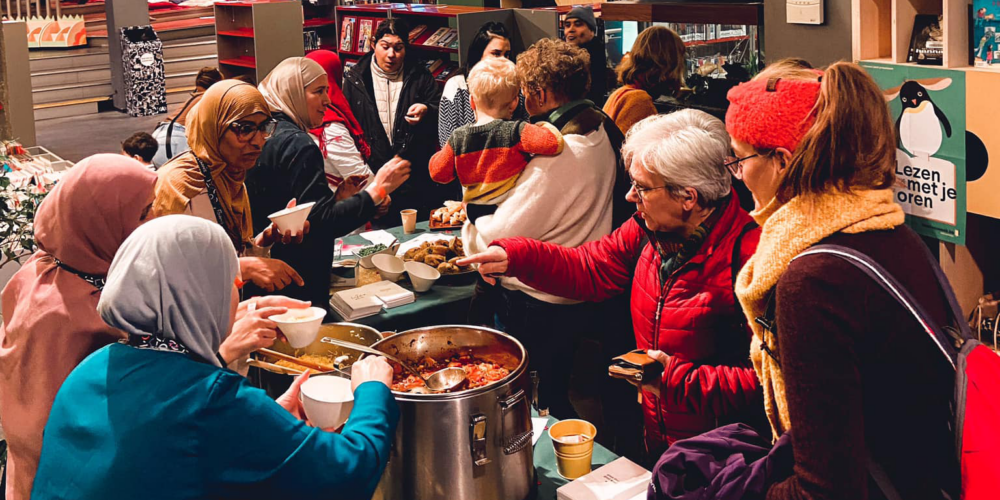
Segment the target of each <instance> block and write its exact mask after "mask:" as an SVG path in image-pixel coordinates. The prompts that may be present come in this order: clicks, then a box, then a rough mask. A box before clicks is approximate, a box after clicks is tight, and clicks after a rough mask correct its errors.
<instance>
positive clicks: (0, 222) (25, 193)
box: [0, 172, 52, 269]
mask: <svg viewBox="0 0 1000 500" xmlns="http://www.w3.org/2000/svg"><path fill="white" fill-rule="evenodd" d="M51 187H52V185H51V184H49V185H45V184H44V183H43V182H42V181H39V180H37V178H36V179H35V180H32V181H31V182H29V183H27V185H25V186H18V185H15V184H14V183H13V182H12V181H11V178H10V175H9V172H5V173H3V174H2V175H0V201H2V203H0V252H2V255H0V269H3V268H4V267H5V266H7V265H8V264H10V263H11V262H16V263H18V264H20V262H21V260H23V259H24V258H25V257H28V256H29V255H31V254H32V253H33V252H34V251H35V248H36V245H35V233H34V229H33V227H32V224H33V222H34V220H35V211H36V210H38V205H39V204H40V203H41V202H42V199H44V198H45V195H46V194H48V192H49V190H50V189H51Z"/></svg>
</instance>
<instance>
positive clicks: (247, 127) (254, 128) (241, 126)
mask: <svg viewBox="0 0 1000 500" xmlns="http://www.w3.org/2000/svg"><path fill="white" fill-rule="evenodd" d="M277 126H278V122H277V121H275V120H274V118H268V119H267V120H264V121H262V122H260V124H257V123H254V122H252V121H249V120H247V121H238V122H233V123H231V124H230V125H229V128H231V129H232V130H233V132H235V133H236V138H237V139H239V141H240V142H249V141H250V140H252V139H253V138H254V137H256V136H257V134H258V133H260V134H264V139H269V138H270V137H271V135H273V134H274V129H275V128H276V127H277Z"/></svg>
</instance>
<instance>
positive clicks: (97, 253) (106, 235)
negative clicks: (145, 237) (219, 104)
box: [0, 154, 156, 500]
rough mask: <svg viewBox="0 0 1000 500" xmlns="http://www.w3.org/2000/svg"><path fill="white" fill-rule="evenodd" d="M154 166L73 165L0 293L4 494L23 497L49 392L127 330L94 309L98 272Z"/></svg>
mask: <svg viewBox="0 0 1000 500" xmlns="http://www.w3.org/2000/svg"><path fill="white" fill-rule="evenodd" d="M155 184H156V174H155V173H153V172H152V171H150V170H147V169H146V168H145V167H143V166H142V164H140V163H139V162H137V161H135V160H133V159H131V158H126V157H125V156H122V155H112V154H100V155H94V156H91V157H89V158H86V159H84V160H83V161H81V162H80V163H77V164H76V166H75V167H73V168H72V169H70V171H69V172H67V173H66V175H64V176H63V178H62V179H61V180H60V181H59V183H58V184H57V185H56V187H55V188H54V189H53V190H52V192H50V193H49V194H48V196H46V197H45V200H44V201H43V202H42V204H41V206H40V207H39V208H38V212H37V213H36V214H35V241H36V242H37V243H38V247H39V250H38V251H37V252H35V254H34V255H32V256H31V258H30V259H29V260H28V261H27V262H25V263H24V265H23V266H22V267H21V269H20V270H18V271H17V273H15V274H14V277H13V278H11V280H10V282H8V283H7V286H6V287H5V288H4V289H3V293H2V295H0V303H2V306H3V319H4V325H3V327H2V328H0V408H2V410H0V423H2V425H3V429H4V433H5V434H6V435H7V441H8V443H9V445H10V448H9V451H8V461H7V498H8V499H13V500H28V497H29V495H30V494H31V486H32V483H33V481H34V478H35V471H36V469H37V467H38V457H39V454H40V453H41V450H42V430H43V429H44V428H45V422H46V421H47V420H48V418H49V410H50V409H51V407H52V402H53V401H54V400H55V397H56V392H58V391H59V387H60V386H61V385H62V383H63V381H64V380H65V379H66V377H67V376H69V373H70V372H71V371H73V368H75V367H76V365H77V364H79V363H80V362H81V361H83V359H84V358H85V357H87V356H88V355H89V354H91V353H92V352H94V351H96V350H97V349H99V348H101V347H103V346H105V345H108V344H110V343H113V342H115V341H117V340H118V339H119V338H122V337H123V336H124V335H123V334H122V333H121V332H119V331H117V330H115V329H113V328H111V327H109V326H108V325H106V324H105V323H104V321H102V320H101V318H100V316H98V315H97V309H96V308H97V301H98V299H100V297H101V292H100V291H99V290H97V289H96V288H95V287H94V286H93V285H92V284H90V283H89V282H87V281H85V280H84V279H82V278H80V277H79V276H78V275H77V274H74V273H73V272H71V271H68V270H66V269H65V268H64V267H60V266H59V265H57V264H56V260H55V259H59V260H60V261H61V262H62V263H63V265H64V266H68V267H70V268H72V269H74V270H76V271H79V272H81V273H85V274H90V275H99V276H103V275H105V274H106V273H107V272H108V267H110V266H111V260H112V259H113V258H114V256H115V252H117V251H118V247H119V246H120V245H121V244H122V242H123V241H125V238H126V237H128V235H129V234H131V233H132V231H134V230H135V229H136V228H137V227H139V224H140V219H141V218H142V215H143V213H144V212H145V211H146V209H147V207H148V206H149V205H150V204H151V203H152V202H153V186H154V185H155Z"/></svg>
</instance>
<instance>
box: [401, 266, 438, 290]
mask: <svg viewBox="0 0 1000 500" xmlns="http://www.w3.org/2000/svg"><path fill="white" fill-rule="evenodd" d="M403 268H404V269H406V274H408V275H410V283H411V284H413V290H414V291H417V292H426V291H427V290H430V289H431V287H432V286H434V282H435V281H437V280H438V279H439V278H440V277H441V273H440V272H439V271H438V270H437V269H434V268H433V267H431V266H428V265H427V264H424V263H422V262H413V261H410V262H407V263H405V264H403Z"/></svg>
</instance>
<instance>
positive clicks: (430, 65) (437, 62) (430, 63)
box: [427, 59, 444, 75]
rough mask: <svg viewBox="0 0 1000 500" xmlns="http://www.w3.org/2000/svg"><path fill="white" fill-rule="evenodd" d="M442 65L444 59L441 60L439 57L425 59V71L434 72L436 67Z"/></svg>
mask: <svg viewBox="0 0 1000 500" xmlns="http://www.w3.org/2000/svg"><path fill="white" fill-rule="evenodd" d="M443 65H444V61H442V60H441V59H432V60H429V61H427V71H429V72H430V74H432V75H433V74H434V73H435V72H437V70H438V68H440V67H441V66H443Z"/></svg>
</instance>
